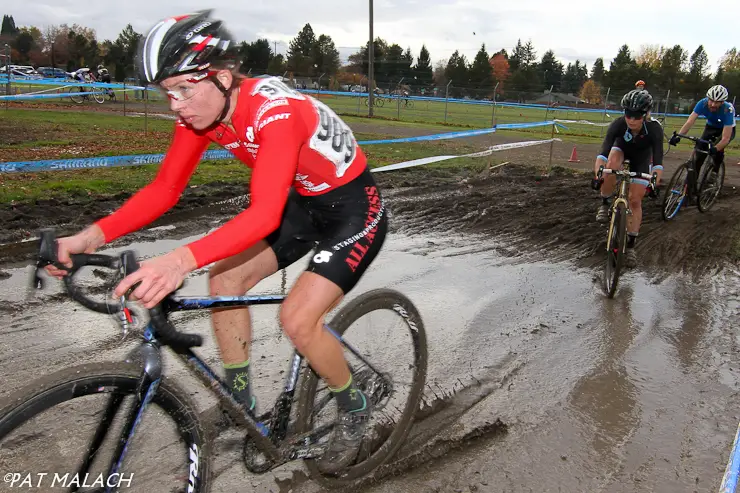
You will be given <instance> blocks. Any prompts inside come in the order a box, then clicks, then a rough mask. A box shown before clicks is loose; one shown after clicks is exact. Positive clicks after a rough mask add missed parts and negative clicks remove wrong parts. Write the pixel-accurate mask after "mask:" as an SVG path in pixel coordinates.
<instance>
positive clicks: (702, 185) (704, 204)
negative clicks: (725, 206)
mask: <svg viewBox="0 0 740 493" xmlns="http://www.w3.org/2000/svg"><path fill="white" fill-rule="evenodd" d="M713 170H714V159H713V158H712V156H707V160H706V161H705V162H704V166H702V167H701V173H700V174H699V180H698V183H697V190H698V192H697V196H698V200H697V202H698V203H697V206H698V208H699V211H700V212H707V211H708V210H709V209H711V208H712V206H713V205H714V203H715V201H716V200H717V197H718V196H719V193H720V192H721V191H722V185H723V184H724V182H725V163H724V161H722V163H720V166H719V170H718V171H717V176H716V177H715V178H714V179H713V180H710V176H711V172H712V171H713Z"/></svg>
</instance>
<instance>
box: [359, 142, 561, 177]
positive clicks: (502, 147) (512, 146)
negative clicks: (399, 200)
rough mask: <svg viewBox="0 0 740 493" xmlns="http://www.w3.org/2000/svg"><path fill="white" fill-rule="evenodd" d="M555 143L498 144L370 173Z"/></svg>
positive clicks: (408, 162)
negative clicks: (483, 149) (481, 149)
mask: <svg viewBox="0 0 740 493" xmlns="http://www.w3.org/2000/svg"><path fill="white" fill-rule="evenodd" d="M556 141H557V142H561V140H560V139H545V140H528V141H524V142H511V143H509V144H498V145H495V146H491V147H489V148H488V149H486V150H485V151H480V152H473V153H470V154H459V155H454V156H431V157H423V158H421V159H414V160H412V161H405V162H403V163H397V164H389V165H387V166H381V167H379V168H373V169H371V170H370V171H371V172H372V173H381V172H383V171H393V170H397V169H403V168H411V167H413V166H421V165H423V164H431V163H438V162H440V161H447V160H450V159H458V158H463V157H484V156H490V155H491V154H493V153H494V152H498V151H506V150H509V149H519V148H521V147H531V146H538V145H542V144H549V143H550V142H556Z"/></svg>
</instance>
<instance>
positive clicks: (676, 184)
mask: <svg viewBox="0 0 740 493" xmlns="http://www.w3.org/2000/svg"><path fill="white" fill-rule="evenodd" d="M687 176H688V163H684V164H682V165H681V166H679V167H678V169H677V170H676V172H675V173H673V176H672V177H671V180H670V181H669V182H668V188H667V189H666V191H665V193H664V194H663V210H662V211H661V214H662V215H663V220H664V221H670V220H671V219H673V218H674V217H676V214H678V211H679V210H680V209H681V206H682V205H683V203H684V200H686V193H687V191H688V182H687Z"/></svg>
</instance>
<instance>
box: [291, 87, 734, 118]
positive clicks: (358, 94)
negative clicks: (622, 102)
mask: <svg viewBox="0 0 740 493" xmlns="http://www.w3.org/2000/svg"><path fill="white" fill-rule="evenodd" d="M298 91H300V92H303V93H306V94H309V95H312V96H316V95H317V94H320V95H324V96H342V97H345V98H358V97H361V98H367V97H368V93H366V92H342V91H323V90H322V91H321V92H320V93H319V91H317V90H316V89H313V90H311V89H298ZM376 97H378V96H377V95H376ZM379 98H380V99H387V100H390V101H391V102H396V101H397V100H399V99H400V100H405V99H409V100H412V101H434V102H438V103H444V102H450V103H455V104H472V105H479V106H494V103H493V101H481V100H475V99H456V98H448V99H446V98H443V97H439V96H398V95H385V94H382V95H380V96H379ZM495 105H496V106H497V107H498V106H501V107H505V108H530V109H538V110H547V111H549V112H553V113H555V112H558V111H565V112H574V113H599V114H603V113H604V108H578V107H575V106H557V107H554V108H552V107H548V105H547V104H542V103H511V102H499V101H496V104H495ZM606 111H607V112H611V113H621V111H619V110H614V109H611V110H610V109H607V110H606ZM653 116H661V117H665V116H674V117H679V118H687V117H688V116H689V114H688V113H658V112H653ZM701 118H703V117H701ZM735 119H736V120H739V119H740V115H737V116H736V117H735Z"/></svg>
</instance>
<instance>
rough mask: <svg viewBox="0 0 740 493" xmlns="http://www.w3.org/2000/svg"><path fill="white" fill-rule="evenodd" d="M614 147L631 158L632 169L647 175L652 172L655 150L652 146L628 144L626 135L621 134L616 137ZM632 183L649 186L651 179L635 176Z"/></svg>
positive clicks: (625, 157) (626, 157)
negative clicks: (642, 147) (625, 138)
mask: <svg viewBox="0 0 740 493" xmlns="http://www.w3.org/2000/svg"><path fill="white" fill-rule="evenodd" d="M614 148H617V149H619V150H620V151H622V152H623V153H624V159H629V162H630V165H629V167H630V171H634V172H635V173H645V174H646V175H649V174H651V173H652V169H651V168H652V163H653V150H652V149H651V148H650V147H647V148H645V149H635V147H634V146H631V145H626V143H625V141H624V137H621V136H620V137H617V138H616V139H614V145H613V146H612V149H614ZM632 183H638V184H640V185H644V186H648V185H649V184H650V181H649V180H646V179H644V178H638V177H635V178H633V179H632Z"/></svg>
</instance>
